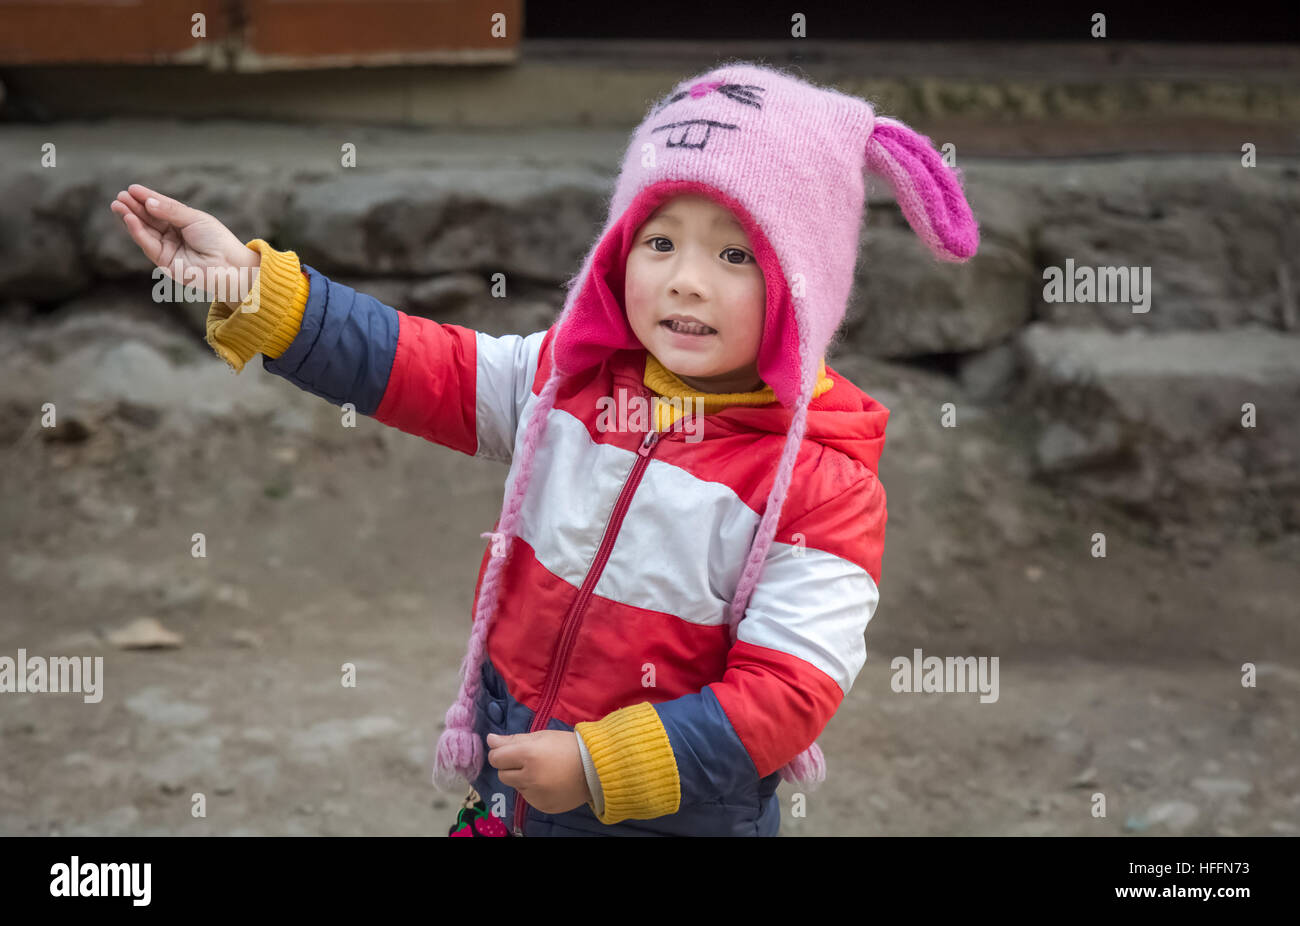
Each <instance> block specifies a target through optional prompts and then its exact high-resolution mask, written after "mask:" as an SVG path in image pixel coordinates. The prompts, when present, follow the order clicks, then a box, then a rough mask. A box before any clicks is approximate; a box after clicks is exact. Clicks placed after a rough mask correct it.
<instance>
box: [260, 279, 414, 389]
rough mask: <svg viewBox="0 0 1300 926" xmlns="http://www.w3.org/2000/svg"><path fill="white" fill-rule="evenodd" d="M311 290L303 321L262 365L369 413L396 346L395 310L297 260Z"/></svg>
mask: <svg viewBox="0 0 1300 926" xmlns="http://www.w3.org/2000/svg"><path fill="white" fill-rule="evenodd" d="M301 266H302V270H303V272H304V273H306V274H307V281H308V284H309V286H310V290H309V292H308V294H307V306H306V308H305V309H304V310H303V315H302V325H301V327H300V328H299V329H298V334H297V336H295V337H294V339H293V341H292V343H290V345H289V348H288V349H287V350H286V351H285V352H284V353H283V354H281V355H280V356H279V357H277V358H276V359H274V360H272V359H270V358H269V357H267V356H266V355H265V354H263V355H262V369H264V370H266V371H267V372H268V373H274V374H275V375H276V376H280V377H283V378H284V379H287V380H289V382H291V383H293V384H294V385H295V386H298V387H299V388H301V389H304V390H306V391H307V392H310V393H312V394H313V395H318V396H320V397H321V398H322V399H325V400H326V401H328V402H332V403H333V404H335V405H343V404H344V403H347V402H351V403H352V404H353V405H354V406H356V410H357V411H358V412H359V413H361V414H363V415H373V414H374V413H375V410H376V409H377V408H379V403H380V402H381V401H383V398H384V390H385V389H386V388H387V387H388V377H389V374H390V373H391V372H392V369H393V357H394V356H395V354H396V352H397V334H398V325H399V322H398V316H397V310H396V309H394V308H392V307H390V306H387V305H384V304H383V303H382V302H380V301H379V300H378V299H376V298H375V297H374V296H367V295H366V294H365V293H359V292H357V291H356V290H354V289H352V288H351V287H348V286H344V285H343V284H342V283H335V282H334V281H333V280H330V279H329V278H328V277H326V276H325V275H324V274H322V273H320V272H319V271H317V270H316V269H314V268H312V267H309V266H307V265H306V264H303V265H301Z"/></svg>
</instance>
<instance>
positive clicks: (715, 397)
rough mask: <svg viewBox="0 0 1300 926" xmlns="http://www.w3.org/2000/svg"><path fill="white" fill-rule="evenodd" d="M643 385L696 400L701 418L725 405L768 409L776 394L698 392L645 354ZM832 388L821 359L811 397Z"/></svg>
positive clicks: (765, 390)
mask: <svg viewBox="0 0 1300 926" xmlns="http://www.w3.org/2000/svg"><path fill="white" fill-rule="evenodd" d="M645 384H646V386H648V387H649V388H650V389H652V390H654V391H655V392H656V393H658V394H659V395H661V396H667V397H668V398H678V399H686V398H690V399H698V400H700V401H701V402H702V403H703V405H704V410H705V414H712V413H713V412H716V411H720V410H721V409H724V408H726V407H727V406H728V405H768V404H770V403H772V402H775V401H776V393H775V392H774V391H773V389H772V387H771V386H767V385H765V386H764V387H763V388H762V389H755V390H754V391H752V392H698V391H696V390H694V389H692V388H691V387H690V386H688V385H686V384H685V383H684V382H682V381H681V379H680V378H678V376H677V375H676V374H675V373H673V372H672V371H671V370H669V369H668V368H667V367H666V366H664V365H663V364H662V363H660V362H659V358H658V357H656V356H655V355H654V354H652V353H650V352H649V351H646V355H645ZM834 385H835V381H834V380H833V379H831V378H830V377H829V376H827V375H826V360H825V358H822V361H821V364H820V365H819V367H818V370H817V386H816V388H814V390H813V397H814V398H815V397H817V396H819V395H821V394H822V393H823V392H825V391H826V390H828V389H830V388H831V387H832V386H834Z"/></svg>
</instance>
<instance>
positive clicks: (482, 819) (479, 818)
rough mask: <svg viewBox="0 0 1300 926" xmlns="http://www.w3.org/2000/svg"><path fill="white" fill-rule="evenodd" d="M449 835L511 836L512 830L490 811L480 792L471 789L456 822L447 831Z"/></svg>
mask: <svg viewBox="0 0 1300 926" xmlns="http://www.w3.org/2000/svg"><path fill="white" fill-rule="evenodd" d="M447 835H448V836H470V837H473V836H509V835H510V832H509V830H507V829H506V825H505V824H504V823H503V822H501V820H500V819H499V818H498V817H495V816H493V815H492V814H490V813H488V809H487V805H486V804H485V803H483V801H482V800H481V799H479V796H478V794H477V793H476V792H474V791H470V793H469V796H468V797H467V798H465V801H464V803H463V806H462V807H461V808H460V812H459V813H457V814H456V822H455V823H453V824H452V826H451V829H449V830H448V831H447Z"/></svg>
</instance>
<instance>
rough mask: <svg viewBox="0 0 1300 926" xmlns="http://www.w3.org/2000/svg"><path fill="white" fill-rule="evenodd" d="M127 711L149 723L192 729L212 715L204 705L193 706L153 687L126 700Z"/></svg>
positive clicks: (168, 690)
mask: <svg viewBox="0 0 1300 926" xmlns="http://www.w3.org/2000/svg"><path fill="white" fill-rule="evenodd" d="M126 706H127V709H128V710H130V711H131V712H132V713H134V714H138V715H139V716H141V717H143V718H144V719H145V720H147V721H148V722H149V723H156V724H160V725H162V726H168V727H190V726H194V725H195V724H198V723H202V722H203V721H205V720H207V719H208V717H209V715H210V714H211V713H212V712H211V711H210V710H209V709H208V708H206V707H204V706H203V705H202V704H191V703H188V702H186V701H181V700H178V699H177V698H176V695H175V693H173V692H172V691H171V690H170V689H167V688H163V687H161V686H157V685H154V686H151V687H149V688H145V689H142V690H141V691H138V692H136V693H135V694H133V695H131V696H130V697H129V698H127V699H126Z"/></svg>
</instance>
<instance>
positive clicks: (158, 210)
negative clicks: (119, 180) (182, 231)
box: [127, 183, 204, 228]
mask: <svg viewBox="0 0 1300 926" xmlns="http://www.w3.org/2000/svg"><path fill="white" fill-rule="evenodd" d="M127 189H129V190H130V191H131V193H132V194H134V195H135V197H136V199H143V201H144V208H145V212H146V214H148V215H150V216H152V217H154V218H156V219H161V220H163V221H167V222H171V223H172V224H173V225H175V226H177V227H178V228H184V227H185V226H186V225H190V224H192V223H194V222H197V221H198V220H199V219H201V218H203V216H204V213H202V212H200V211H199V210H197V209H193V208H191V207H189V206H187V205H185V204H184V203H183V202H180V201H179V200H175V199H172V198H171V197H170V196H163V195H162V194H161V193H155V192H154V191H153V190H151V189H149V188H148V187H147V186H142V185H141V184H139V183H133V184H131V186H130V187H128V188H127ZM141 194H143V196H142V195H141ZM151 203H152V205H150V204H151Z"/></svg>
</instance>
